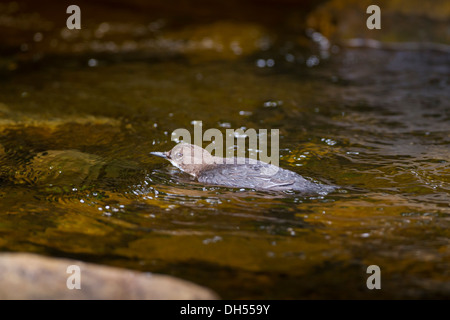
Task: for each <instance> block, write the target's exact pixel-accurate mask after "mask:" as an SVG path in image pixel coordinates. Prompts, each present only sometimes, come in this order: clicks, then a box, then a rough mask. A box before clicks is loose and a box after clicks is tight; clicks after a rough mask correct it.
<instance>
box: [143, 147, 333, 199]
mask: <svg viewBox="0 0 450 320" xmlns="http://www.w3.org/2000/svg"><path fill="white" fill-rule="evenodd" d="M150 154H153V155H155V156H158V157H162V158H164V159H167V160H169V161H170V162H171V163H172V164H173V165H174V166H175V167H177V168H179V169H180V170H182V171H183V172H185V173H188V174H190V175H192V176H194V177H195V178H197V180H198V181H199V182H201V183H205V184H210V185H216V186H225V187H232V188H249V189H255V190H262V191H288V190H291V191H298V192H302V193H319V194H327V193H328V192H331V191H333V190H334V189H335V187H333V186H327V185H323V184H320V183H315V182H312V181H309V180H306V179H305V178H303V177H302V176H301V175H299V174H297V173H295V172H292V171H289V170H286V169H282V168H280V167H277V166H274V165H272V164H268V163H265V162H262V161H257V160H252V159H248V158H231V159H227V158H220V157H216V156H213V155H211V154H210V153H209V152H208V151H206V150H205V149H202V148H201V147H199V146H196V145H192V144H188V143H179V144H177V145H176V146H175V147H173V149H172V150H170V151H167V152H150Z"/></svg>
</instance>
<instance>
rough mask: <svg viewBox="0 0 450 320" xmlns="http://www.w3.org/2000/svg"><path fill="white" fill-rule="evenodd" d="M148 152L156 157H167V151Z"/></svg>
mask: <svg viewBox="0 0 450 320" xmlns="http://www.w3.org/2000/svg"><path fill="white" fill-rule="evenodd" d="M150 154H152V155H154V156H157V157H161V158H164V159H167V158H168V157H167V152H150Z"/></svg>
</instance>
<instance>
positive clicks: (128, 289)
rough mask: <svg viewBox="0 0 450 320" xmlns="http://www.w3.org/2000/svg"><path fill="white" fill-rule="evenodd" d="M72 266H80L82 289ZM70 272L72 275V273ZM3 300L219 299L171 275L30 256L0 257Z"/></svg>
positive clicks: (17, 254)
mask: <svg viewBox="0 0 450 320" xmlns="http://www.w3.org/2000/svg"><path fill="white" fill-rule="evenodd" d="M69 266H78V267H79V274H80V278H79V279H80V280H79V284H80V289H69V288H68V286H67V283H68V282H69V283H70V284H76V281H75V280H74V281H72V279H73V278H70V279H69V277H71V276H73V275H75V272H77V271H70V269H68V267H69ZM68 270H69V272H68ZM0 283H1V286H0V299H58V300H63V299H78V300H83V299H108V300H115V299H136V300H148V299H151V300H160V299H166V300H181V299H182V300H192V299H200V300H202V299H217V298H218V296H217V295H216V294H215V293H214V292H212V291H211V290H209V289H206V288H204V287H201V286H199V285H196V284H193V283H191V282H188V281H185V280H181V279H177V278H174V277H171V276H166V275H159V274H150V273H142V272H136V271H131V270H126V269H120V268H115V267H108V266H101V265H96V264H92V263H85V262H81V261H77V260H69V259H59V258H50V257H44V256H39V255H35V254H28V253H3V254H0Z"/></svg>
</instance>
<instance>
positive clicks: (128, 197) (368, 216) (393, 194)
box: [0, 41, 450, 299]
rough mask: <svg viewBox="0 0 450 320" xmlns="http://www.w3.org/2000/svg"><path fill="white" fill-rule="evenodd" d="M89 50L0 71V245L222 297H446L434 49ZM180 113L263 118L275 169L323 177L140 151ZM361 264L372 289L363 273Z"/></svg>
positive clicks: (186, 122)
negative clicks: (314, 186)
mask: <svg viewBox="0 0 450 320" xmlns="http://www.w3.org/2000/svg"><path fill="white" fill-rule="evenodd" d="M117 57H119V58H117ZM120 57H121V58H120ZM94 58H95V59H94ZM94 58H93V57H91V56H89V55H84V54H81V55H80V56H74V57H64V56H63V57H61V56H60V55H50V56H46V57H44V58H42V59H41V60H39V63H37V64H36V65H34V64H31V65H30V66H28V67H27V66H25V67H23V68H20V69H19V70H18V71H16V72H15V71H14V72H13V71H11V72H9V71H8V72H5V73H3V75H2V79H1V85H0V132H1V135H0V166H1V167H0V170H1V171H0V249H1V250H2V251H29V252H38V253H43V254H47V255H53V256H63V257H72V258H78V259H82V260H85V261H91V262H97V263H102V264H109V265H116V266H122V267H127V268H132V269H136V270H143V271H151V272H159V273H165V274H171V275H175V276H178V277H181V278H184V279H188V280H192V281H194V282H196V283H199V284H202V285H205V286H207V287H210V288H212V289H214V290H215V291H216V292H218V293H219V295H220V296H221V297H223V298H277V299H284V298H289V299H292V298H430V297H431V298H432V297H447V298H448V297H449V295H450V274H449V270H450V240H449V237H450V231H449V227H450V221H449V219H450V208H449V202H450V201H449V200H450V197H449V193H450V167H449V161H450V105H449V101H450V90H449V74H450V58H449V55H448V54H447V53H443V52H438V51H425V50H423V51H399V50H397V51H383V50H375V49H345V48H341V50H340V51H339V52H337V51H336V52H334V53H332V54H331V56H330V57H329V58H328V59H325V60H324V59H322V57H321V56H320V54H319V53H317V52H316V51H314V50H313V49H304V48H300V47H296V46H295V45H292V44H291V45H286V43H285V42H283V41H281V42H280V43H274V44H272V46H271V47H270V48H269V49H265V48H264V50H256V51H254V52H253V53H251V54H249V55H246V56H243V57H241V58H237V59H209V58H208V59H199V60H196V59H190V58H188V57H186V56H183V55H181V56H180V55H178V54H175V55H173V56H167V57H164V58H160V57H157V58H149V57H148V56H146V55H144V56H139V55H138V56H129V55H126V56H120V55H116V56H114V55H113V57H112V58H111V56H102V55H96V56H94ZM92 59H94V60H92ZM311 59H312V60H311ZM308 61H309V62H308ZM317 63H318V65H316V64H317ZM194 120H201V121H203V127H204V129H207V128H219V129H221V130H222V131H223V132H225V130H226V128H235V129H237V128H241V127H244V128H255V129H279V130H280V155H281V158H280V166H281V167H283V168H286V169H290V170H293V171H295V172H297V173H299V174H301V175H303V176H305V177H307V178H309V179H313V180H316V181H320V182H322V183H326V184H334V185H338V186H339V187H340V188H339V189H338V190H336V191H335V192H333V193H330V194H328V195H325V196H320V195H318V196H302V195H299V194H292V193H281V194H269V193H264V192H259V191H254V190H245V189H241V190H239V189H229V188H221V187H211V186H204V185H201V184H199V183H197V182H196V181H195V180H193V179H191V178H190V177H189V176H187V175H185V174H183V173H182V172H180V171H179V170H178V169H176V168H174V167H172V166H171V165H170V164H169V163H168V162H165V161H164V160H162V159H160V158H156V157H151V156H150V155H149V154H148V153H149V152H151V151H166V150H168V149H170V148H171V147H172V146H173V145H174V143H173V142H171V141H170V133H171V132H172V131H173V130H174V129H176V128H187V129H189V130H191V131H192V130H193V125H192V121H194ZM369 265H378V266H380V268H381V272H382V289H383V290H379V291H377V292H375V291H370V290H368V289H367V288H366V279H367V276H368V275H367V273H366V269H367V267H368V266H369Z"/></svg>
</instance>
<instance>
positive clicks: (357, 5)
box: [307, 0, 450, 50]
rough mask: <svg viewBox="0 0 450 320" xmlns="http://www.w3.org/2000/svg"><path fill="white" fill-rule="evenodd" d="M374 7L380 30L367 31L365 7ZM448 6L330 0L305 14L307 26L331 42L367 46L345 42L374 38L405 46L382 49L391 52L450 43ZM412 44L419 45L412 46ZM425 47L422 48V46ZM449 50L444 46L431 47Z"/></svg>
mask: <svg viewBox="0 0 450 320" xmlns="http://www.w3.org/2000/svg"><path fill="white" fill-rule="evenodd" d="M372 4H376V5H378V6H379V8H380V10H381V30H376V29H375V30H370V29H368V28H367V26H366V20H367V18H369V16H370V14H367V13H366V10H367V8H368V7H369V6H370V5H372ZM449 19H450V5H449V2H448V1H447V0H434V1H421V0H397V1H392V0H379V1H376V3H374V1H372V0H330V1H327V2H325V3H324V4H322V5H320V6H318V7H317V8H316V9H315V10H314V11H313V12H311V13H310V14H309V15H308V18H307V25H308V27H310V28H312V29H314V30H317V31H319V32H321V33H322V34H323V35H324V36H325V37H327V38H330V39H331V40H333V41H339V42H342V43H344V44H347V43H348V45H349V46H364V45H368V46H370V45H371V44H372V43H373V42H364V41H361V43H360V44H359V45H358V42H355V41H347V40H351V39H375V40H378V41H381V42H382V44H377V45H380V46H383V44H384V43H405V42H407V43H409V44H408V45H406V44H403V45H398V46H386V48H393V49H400V50H401V49H411V48H412V49H414V48H423V47H424V44H426V43H429V42H434V43H440V44H446V45H449V44H450V33H449V32H448V21H449ZM413 43H422V45H421V46H418V45H416V46H414V45H413ZM425 47H426V46H425ZM433 48H442V50H449V49H448V47H447V46H445V45H444V46H433Z"/></svg>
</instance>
